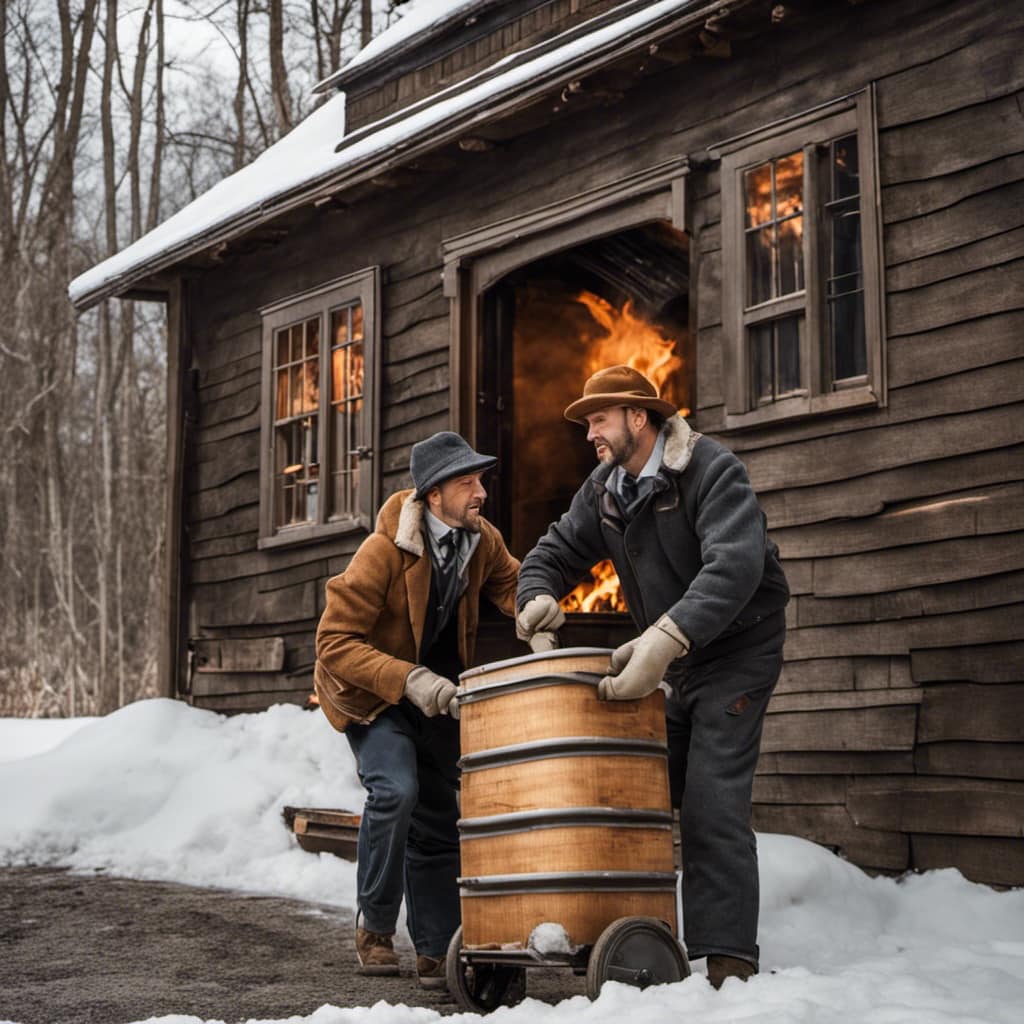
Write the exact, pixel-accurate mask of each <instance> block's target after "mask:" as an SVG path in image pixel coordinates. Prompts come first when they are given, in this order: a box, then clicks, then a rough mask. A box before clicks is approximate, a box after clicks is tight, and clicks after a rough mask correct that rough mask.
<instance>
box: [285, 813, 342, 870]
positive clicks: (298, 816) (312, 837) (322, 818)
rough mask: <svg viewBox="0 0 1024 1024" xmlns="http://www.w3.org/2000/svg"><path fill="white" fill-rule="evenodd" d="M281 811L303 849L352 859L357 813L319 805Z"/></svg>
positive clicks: (286, 823)
mask: <svg viewBox="0 0 1024 1024" xmlns="http://www.w3.org/2000/svg"><path fill="white" fill-rule="evenodd" d="M282 813H283V815H284V822H285V825H286V826H287V827H288V829H289V830H290V831H291V832H293V833H294V835H295V838H296V840H298V843H299V846H301V847H302V849H303V850H306V851H307V852H308V853H333V854H334V855H335V856H336V857H342V858H344V859H345V860H351V861H354V860H355V859H356V841H357V839H358V836H359V822H360V819H361V815H358V814H353V812H352V811H342V810H331V809H326V808H320V807H285V808H284V810H283V812H282Z"/></svg>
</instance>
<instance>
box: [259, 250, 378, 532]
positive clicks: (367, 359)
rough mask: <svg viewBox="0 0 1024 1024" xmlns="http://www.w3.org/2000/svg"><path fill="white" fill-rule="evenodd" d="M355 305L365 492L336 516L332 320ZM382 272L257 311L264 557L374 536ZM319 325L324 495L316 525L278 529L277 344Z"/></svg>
mask: <svg viewBox="0 0 1024 1024" xmlns="http://www.w3.org/2000/svg"><path fill="white" fill-rule="evenodd" d="M356 301H358V302H359V303H360V304H361V305H362V308H363V359H364V363H363V407H362V411H361V413H360V416H361V420H362V422H361V427H362V436H363V438H365V439H366V444H365V445H364V448H365V453H364V452H363V451H362V450H361V451H360V468H361V469H364V468H365V472H361V473H360V478H361V479H360V484H362V482H363V478H364V477H365V479H366V481H367V486H365V487H363V486H361V487H360V489H359V492H358V496H357V499H356V508H355V509H354V510H352V512H351V513H349V514H345V515H341V516H331V515H329V513H328V491H329V488H330V486H331V482H330V469H327V471H326V472H325V470H324V467H330V466H331V460H332V457H333V452H332V446H333V439H332V437H331V431H330V429H329V423H330V416H331V388H332V377H331V349H332V340H333V339H332V337H331V334H330V320H331V313H332V312H334V311H335V310H337V309H338V308H339V307H344V306H347V305H352V304H354V303H355V302H356ZM379 309H380V268H379V267H368V268H366V269H364V270H360V271H357V272H355V273H353V274H348V275H346V276H345V277H341V278H337V279H335V280H333V281H328V282H326V283H325V284H322V285H319V286H318V287H316V288H312V289H310V290H308V291H305V292H300V293H298V294H296V295H290V296H288V297H287V298H284V299H281V300H279V301H277V302H274V303H273V304H271V305H269V306H265V307H263V308H262V309H260V317H261V321H262V346H263V370H262V408H261V415H260V479H259V491H260V510H259V521H260V529H259V538H258V541H257V547H258V548H259V549H261V550H262V549H266V548H277V547H285V546H289V545H293V544H302V543H308V542H310V541H316V540H320V539H322V538H324V537H331V536H335V535H338V534H345V533H351V532H353V531H355V530H365V531H369V530H371V529H372V528H373V522H374V517H375V515H376V509H377V502H378V490H379V487H380V480H379V476H380V474H379V473H378V472H377V466H376V463H377V462H378V461H379V460H378V459H377V458H376V454H377V452H378V450H379V438H380V317H379V315H378V310H379ZM316 318H319V320H320V351H319V359H320V368H319V373H320V396H319V408H318V423H317V451H318V454H319V459H320V462H319V465H320V476H319V480H320V492H321V495H322V500H321V501H319V502H318V507H317V521H316V522H310V523H302V524H296V525H294V526H287V525H286V526H277V527H275V525H274V408H275V404H274V403H275V395H276V390H275V387H274V383H275V382H274V352H275V336H276V334H277V332H278V331H280V330H283V329H284V328H286V327H289V326H291V325H294V324H296V323H302V322H303V321H308V320H313V319H316Z"/></svg>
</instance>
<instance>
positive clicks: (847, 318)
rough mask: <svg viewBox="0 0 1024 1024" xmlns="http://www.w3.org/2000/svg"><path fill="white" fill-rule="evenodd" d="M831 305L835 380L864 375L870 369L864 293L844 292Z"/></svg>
mask: <svg viewBox="0 0 1024 1024" xmlns="http://www.w3.org/2000/svg"><path fill="white" fill-rule="evenodd" d="M829 306H830V310H831V318H830V319H831V329H832V345H833V363H834V367H835V380H846V379H848V378H850V377H861V376H863V375H864V374H866V373H867V372H868V356H867V340H866V337H865V333H864V293H863V292H854V293H852V294H849V295H843V296H841V297H840V298H838V299H834V300H833V301H832V302H831V303H830V304H829Z"/></svg>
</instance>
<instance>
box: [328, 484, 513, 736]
mask: <svg viewBox="0 0 1024 1024" xmlns="http://www.w3.org/2000/svg"><path fill="white" fill-rule="evenodd" d="M423 517H424V503H423V502H422V501H417V500H415V499H414V497H413V492H412V491H411V490H409V491H399V492H398V493H397V494H393V495H392V496H391V497H390V498H388V500H387V501H386V502H385V503H384V505H383V507H382V508H381V510H380V513H379V514H378V516H377V528H376V530H375V531H374V532H373V533H371V534H370V536H369V537H367V538H366V540H365V541H363V543H362V544H361V545H360V547H359V550H358V551H357V552H356V553H355V555H354V556H353V557H352V561H351V562H350V563H349V566H348V568H347V569H346V570H345V571H344V572H343V573H341V574H340V575H338V576H335V577H334V578H333V579H330V580H328V582H327V606H326V608H325V609H324V613H323V615H322V616H321V618H320V625H319V627H318V628H317V633H316V654H317V662H316V669H315V673H314V682H315V684H316V692H317V696H318V697H319V698H320V706H321V708H323V711H324V714H325V715H327V718H328V719H329V720H330V723H331V725H333V726H334V727H335V728H336V729H339V730H341V731H344V729H345V728H346V727H347V726H348V724H349V723H350V722H369V721H372V720H373V719H374V718H375V717H376V716H377V715H379V714H380V713H381V712H382V711H383V710H384V709H385V708H386V707H387V706H388V705H389V704H397V703H398V701H399V700H400V699H401V697H402V691H403V690H404V688H405V678H406V676H407V675H408V674H409V672H410V671H411V670H412V669H413V668H414V667H415V666H416V664H417V661H416V659H417V652H418V651H419V649H420V642H421V640H422V638H423V628H424V623H425V621H426V616H427V603H428V601H429V599H430V573H431V559H430V552H429V551H428V550H427V543H426V540H425V538H424V533H423V530H424V523H423ZM518 574H519V562H518V560H517V559H515V558H513V557H512V555H510V554H509V552H508V549H507V548H506V547H505V542H504V540H502V537H501V534H500V533H499V532H498V530H497V528H496V527H494V526H492V525H491V524H490V523H489V522H487V520H486V519H483V520H481V523H480V543H479V544H478V545H477V548H476V550H475V551H474V552H473V557H472V558H471V559H470V561H469V566H468V584H467V586H466V589H465V590H464V591H463V594H462V597H461V598H460V600H459V607H458V616H459V619H458V634H459V655H460V657H461V659H462V663H463V665H465V666H467V667H469V666H470V665H472V663H473V648H474V645H475V642H476V630H477V625H478V622H479V610H480V595H481V594H483V595H484V596H485V597H487V598H488V599H489V600H491V601H492V602H493V603H494V604H496V605H497V606H498V608H500V609H501V611H503V612H504V613H505V614H506V615H510V616H511V615H514V614H515V596H516V581H517V577H518Z"/></svg>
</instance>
